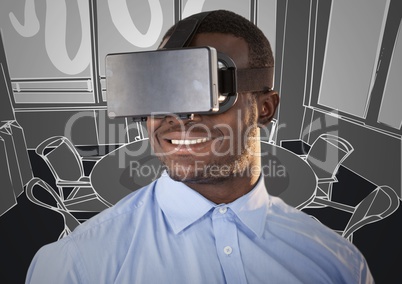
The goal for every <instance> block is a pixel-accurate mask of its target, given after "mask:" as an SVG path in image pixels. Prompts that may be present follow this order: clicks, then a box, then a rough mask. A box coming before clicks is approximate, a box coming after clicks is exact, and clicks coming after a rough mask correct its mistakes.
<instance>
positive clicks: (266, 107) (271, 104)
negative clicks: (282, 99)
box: [257, 91, 279, 125]
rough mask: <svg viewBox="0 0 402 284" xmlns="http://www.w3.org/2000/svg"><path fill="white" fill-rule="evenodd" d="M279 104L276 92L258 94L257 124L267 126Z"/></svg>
mask: <svg viewBox="0 0 402 284" xmlns="http://www.w3.org/2000/svg"><path fill="white" fill-rule="evenodd" d="M278 104H279V95H278V92H276V91H269V92H268V93H263V94H259V95H258V96H257V108H258V123H259V124H260V125H268V123H269V122H270V121H271V120H272V118H273V117H274V115H275V112H276V109H277V107H278Z"/></svg>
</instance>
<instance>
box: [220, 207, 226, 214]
mask: <svg viewBox="0 0 402 284" xmlns="http://www.w3.org/2000/svg"><path fill="white" fill-rule="evenodd" d="M226 211H228V208H227V207H220V208H219V213H221V214H225V213H226Z"/></svg>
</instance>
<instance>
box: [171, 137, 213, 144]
mask: <svg viewBox="0 0 402 284" xmlns="http://www.w3.org/2000/svg"><path fill="white" fill-rule="evenodd" d="M210 140H211V138H208V137H206V138H199V139H183V140H176V139H172V140H170V143H172V144H173V145H194V144H200V143H205V142H207V141H210Z"/></svg>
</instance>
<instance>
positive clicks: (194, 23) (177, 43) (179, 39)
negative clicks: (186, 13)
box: [163, 11, 211, 48]
mask: <svg viewBox="0 0 402 284" xmlns="http://www.w3.org/2000/svg"><path fill="white" fill-rule="evenodd" d="M210 13H211V11H208V12H203V13H199V14H195V15H192V16H191V17H189V18H186V19H184V20H181V21H179V22H178V23H177V26H176V28H175V29H174V31H173V33H172V35H171V36H170V37H169V39H168V41H167V42H166V44H165V45H164V46H163V48H180V47H185V46H188V45H189V44H190V42H191V40H192V39H193V37H194V35H195V33H196V32H197V30H198V27H199V26H200V24H201V23H202V21H203V20H204V18H205V17H206V16H207V15H208V14H210Z"/></svg>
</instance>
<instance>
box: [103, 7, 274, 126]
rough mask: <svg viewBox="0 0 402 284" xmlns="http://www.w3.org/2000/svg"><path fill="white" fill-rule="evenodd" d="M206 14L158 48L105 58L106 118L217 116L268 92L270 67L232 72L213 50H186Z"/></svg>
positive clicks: (225, 58)
mask: <svg viewBox="0 0 402 284" xmlns="http://www.w3.org/2000/svg"><path fill="white" fill-rule="evenodd" d="M208 13H209V12H204V13H200V14H197V15H193V16H192V17H190V18H187V19H185V20H182V21H180V22H179V23H178V24H177V26H176V29H175V30H174V32H173V33H172V35H171V36H170V38H169V40H168V41H167V42H166V44H165V45H164V48H163V49H159V50H154V51H144V52H131V53H116V54H108V55H107V56H106V94H107V108H108V115H109V117H132V118H133V120H134V121H145V120H146V119H147V117H150V116H154V117H155V116H157V117H164V116H167V115H175V116H177V117H179V118H188V117H191V116H192V115H193V114H203V115H208V114H217V113H222V112H224V111H226V110H228V109H229V108H230V107H232V106H233V105H234V103H235V102H236V100H237V96H238V93H241V92H253V91H269V90H271V89H272V86H273V82H272V80H273V68H247V69H238V68H237V67H236V64H235V63H234V61H233V60H232V59H231V58H230V57H229V56H227V55H226V54H224V53H220V52H217V50H216V49H215V48H213V47H209V46H205V47H187V46H188V44H189V43H190V42H191V39H192V37H193V35H194V34H195V33H196V31H197V29H198V26H199V24H200V23H201V21H202V19H204V18H205V16H206V15H208Z"/></svg>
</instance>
